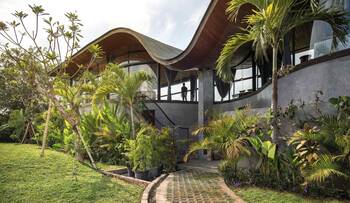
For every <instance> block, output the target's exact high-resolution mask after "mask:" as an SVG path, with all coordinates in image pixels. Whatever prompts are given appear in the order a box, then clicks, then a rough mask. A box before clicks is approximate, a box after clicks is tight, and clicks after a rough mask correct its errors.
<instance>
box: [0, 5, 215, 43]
mask: <svg viewBox="0 0 350 203" xmlns="http://www.w3.org/2000/svg"><path fill="white" fill-rule="evenodd" d="M209 3H210V0H98V1H96V0H94V1H91V0H55V1H54V0H25V1H24V0H0V13H1V16H0V20H2V21H11V20H13V17H12V15H11V13H13V12H14V11H15V10H23V11H26V12H29V8H28V4H31V5H32V4H36V5H42V6H43V7H44V8H45V10H46V12H48V13H50V14H51V16H52V17H53V18H54V19H57V20H59V21H61V22H62V21H64V13H65V12H71V11H76V12H77V13H78V15H79V16H80V18H81V20H82V22H83V24H84V27H83V29H82V31H83V32H82V34H83V36H84V39H83V40H82V42H81V45H82V46H84V45H85V44H87V43H89V42H90V41H92V40H94V39H96V38H97V37H99V36H100V35H102V34H103V33H105V32H107V31H108V30H110V29H113V28H116V27H127V28H131V29H133V30H135V31H138V32H140V33H142V34H145V35H148V36H150V37H152V38H154V39H157V40H159V41H162V42H165V43H167V44H170V45H172V46H175V47H178V48H180V49H185V48H186V47H187V45H188V43H189V42H190V40H191V39H192V37H193V34H194V32H195V31H196V29H197V27H198V25H199V23H200V20H201V19H202V17H203V15H204V13H205V11H206V9H207V7H208V5H209ZM43 36H44V35H43ZM43 36H42V37H43Z"/></svg>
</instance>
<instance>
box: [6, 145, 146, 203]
mask: <svg viewBox="0 0 350 203" xmlns="http://www.w3.org/2000/svg"><path fill="white" fill-rule="evenodd" d="M39 152H40V149H39V147H38V146H35V145H20V144H2V143H0V203H3V202H4V203H5V202H6V203H7V202H31V203H36V202H45V203H46V202H103V203H105V202H139V201H140V198H141V193H142V191H143V188H142V187H140V186H136V185H132V184H128V183H125V182H123V181H120V180H116V179H111V178H108V177H105V176H102V175H101V174H99V173H97V172H95V171H93V170H92V169H90V168H88V167H86V166H83V165H81V164H79V163H78V162H76V161H74V159H73V158H72V157H71V156H68V155H66V154H63V153H61V152H56V151H52V150H47V151H45V153H46V156H45V158H40V156H39ZM73 162H74V163H75V165H76V166H77V168H78V170H77V171H78V175H77V180H75V178H74V176H73V175H72V167H73Z"/></svg>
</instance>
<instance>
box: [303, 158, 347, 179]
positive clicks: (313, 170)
mask: <svg viewBox="0 0 350 203" xmlns="http://www.w3.org/2000/svg"><path fill="white" fill-rule="evenodd" d="M339 169H340V167H339V166H338V165H337V164H336V163H335V161H334V159H333V157H332V156H330V155H322V156H320V158H319V159H318V160H317V161H316V162H314V163H313V164H312V165H311V167H310V169H309V170H308V171H307V173H306V178H305V180H306V181H307V182H319V183H321V182H324V181H325V180H326V179H327V178H329V177H331V176H342V177H345V178H348V176H347V175H346V174H345V173H343V172H341V171H340V170H339Z"/></svg>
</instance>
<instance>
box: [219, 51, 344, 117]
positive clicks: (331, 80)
mask: <svg viewBox="0 0 350 203" xmlns="http://www.w3.org/2000/svg"><path fill="white" fill-rule="evenodd" d="M278 85H279V87H278V88H279V91H278V99H279V102H278V104H279V106H288V104H289V102H290V101H291V100H292V99H294V100H295V101H296V100H302V101H304V102H305V103H306V104H310V103H312V102H314V101H315V93H316V92H317V91H318V90H322V91H323V93H324V95H323V96H322V99H323V100H324V101H327V100H328V99H329V98H331V97H338V96H341V95H350V56H345V57H341V58H336V59H333V60H329V61H326V62H322V63H319V64H314V65H311V66H308V67H305V68H303V69H301V70H298V71H295V72H293V73H290V74H289V75H286V76H285V77H282V78H280V79H279V81H278ZM247 104H249V105H251V106H252V108H268V107H270V104H271V84H270V85H268V86H267V87H265V88H264V89H263V90H262V91H260V92H258V93H256V94H254V95H252V96H250V97H247V98H244V99H240V100H236V101H232V102H228V103H222V104H215V105H214V107H213V110H214V111H215V112H228V111H233V110H234V109H236V108H239V107H242V106H244V105H247Z"/></svg>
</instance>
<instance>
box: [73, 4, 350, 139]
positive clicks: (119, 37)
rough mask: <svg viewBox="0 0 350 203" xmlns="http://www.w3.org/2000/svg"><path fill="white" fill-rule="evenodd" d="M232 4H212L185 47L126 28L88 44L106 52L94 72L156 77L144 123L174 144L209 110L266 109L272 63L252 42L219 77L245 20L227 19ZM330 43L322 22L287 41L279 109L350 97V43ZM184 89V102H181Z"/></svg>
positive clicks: (82, 60) (83, 58) (83, 56)
mask: <svg viewBox="0 0 350 203" xmlns="http://www.w3.org/2000/svg"><path fill="white" fill-rule="evenodd" d="M227 2H228V1H227V0H212V1H211V3H210V5H209V6H208V9H207V11H206V13H205V14H204V17H203V19H202V21H201V23H200V25H199V27H198V29H197V31H196V33H195V34H194V36H193V38H192V40H191V42H190V44H189V45H188V47H187V48H186V49H185V50H180V49H177V48H175V47H172V46H169V45H166V44H164V43H162V42H159V41H157V40H155V39H152V38H150V37H147V36H145V35H143V34H140V33H138V32H135V31H133V30H130V29H127V28H116V29H113V30H110V31H108V32H107V33H105V34H104V35H102V36H100V37H99V38H97V39H96V40H94V41H93V42H91V43H90V44H89V45H91V44H99V45H100V46H101V47H102V49H103V51H104V52H105V57H104V58H103V59H99V60H98V61H97V62H96V63H95V64H94V65H93V67H92V71H93V72H96V73H98V72H99V70H100V69H101V68H102V67H104V66H105V64H107V63H109V62H113V63H118V64H120V66H122V67H123V68H124V69H125V71H127V72H135V71H146V72H148V73H149V74H151V75H153V76H154V78H156V82H155V83H154V84H153V85H152V86H144V87H143V88H142V90H141V92H142V93H143V95H144V98H145V100H146V102H145V104H146V107H145V118H146V119H147V120H148V121H149V122H151V123H154V124H155V125H156V126H157V127H164V126H168V127H171V128H173V129H174V131H175V132H176V133H175V135H176V136H177V139H190V131H191V129H192V128H193V127H195V126H198V125H203V124H204V123H206V121H207V120H208V117H209V114H210V112H215V113H223V112H232V111H234V110H235V109H239V108H241V107H244V106H247V105H249V106H251V108H253V109H266V108H269V107H270V105H271V91H272V90H271V75H272V63H271V60H268V59H265V60H255V58H254V50H252V49H251V44H247V45H246V46H244V47H241V48H240V49H239V50H238V52H237V53H236V54H235V55H234V57H233V58H232V61H231V65H232V72H233V74H234V75H235V77H234V80H232V81H231V82H230V83H225V82H223V81H222V80H220V79H219V78H218V77H216V74H215V66H216V60H217V58H218V56H219V54H220V51H221V49H222V47H223V44H224V43H225V41H226V40H227V39H228V37H229V36H231V35H233V34H235V33H237V32H240V29H239V28H240V27H241V26H243V25H241V24H239V22H240V20H237V23H232V22H229V21H228V20H227V16H226V15H225V9H226V5H227ZM325 2H326V3H327V2H328V4H329V3H332V2H333V1H325ZM339 2H340V3H339ZM339 2H338V4H337V5H331V4H329V5H327V6H341V7H343V8H344V9H345V10H347V11H350V1H349V0H344V1H339ZM251 11H252V7H251V6H248V5H246V6H244V7H242V8H241V10H240V11H239V16H238V18H242V17H244V16H245V15H246V14H248V13H250V12H251ZM174 37H175V36H174ZM333 40H334V39H333V33H332V30H331V29H330V27H329V26H328V24H326V23H324V22H321V21H314V22H313V23H311V24H306V25H304V26H302V27H298V28H297V29H295V30H294V31H293V32H292V33H290V35H289V36H287V37H286V40H285V44H284V51H283V52H281V53H279V55H280V58H282V60H280V61H279V64H283V65H284V66H285V67H293V68H292V70H291V71H290V73H289V74H287V75H285V76H281V77H280V78H279V81H278V84H279V92H278V95H279V103H278V105H279V106H282V107H285V106H287V105H288V104H289V103H290V101H291V100H301V101H304V102H305V103H306V104H307V103H310V102H312V101H313V100H314V95H315V92H317V91H322V92H323V97H324V98H325V99H327V98H330V97H337V96H339V95H348V94H349V93H350V80H349V78H350V69H349V66H350V49H349V48H350V46H343V45H341V44H339V45H338V46H337V47H334V46H332V41H333ZM89 45H87V46H86V47H84V48H82V49H81V50H80V51H79V52H78V53H76V54H75V55H74V56H73V60H74V62H75V64H86V63H88V60H89V58H90V54H89V51H88V47H89ZM270 55H271V54H270ZM77 70H78V67H77V66H76V65H74V64H73V63H72V64H71V65H69V67H68V68H67V72H68V73H70V74H74V73H75V72H76V71H77ZM73 80H74V78H73ZM183 86H186V89H187V94H185V97H186V98H182V94H181V88H182V87H183Z"/></svg>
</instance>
